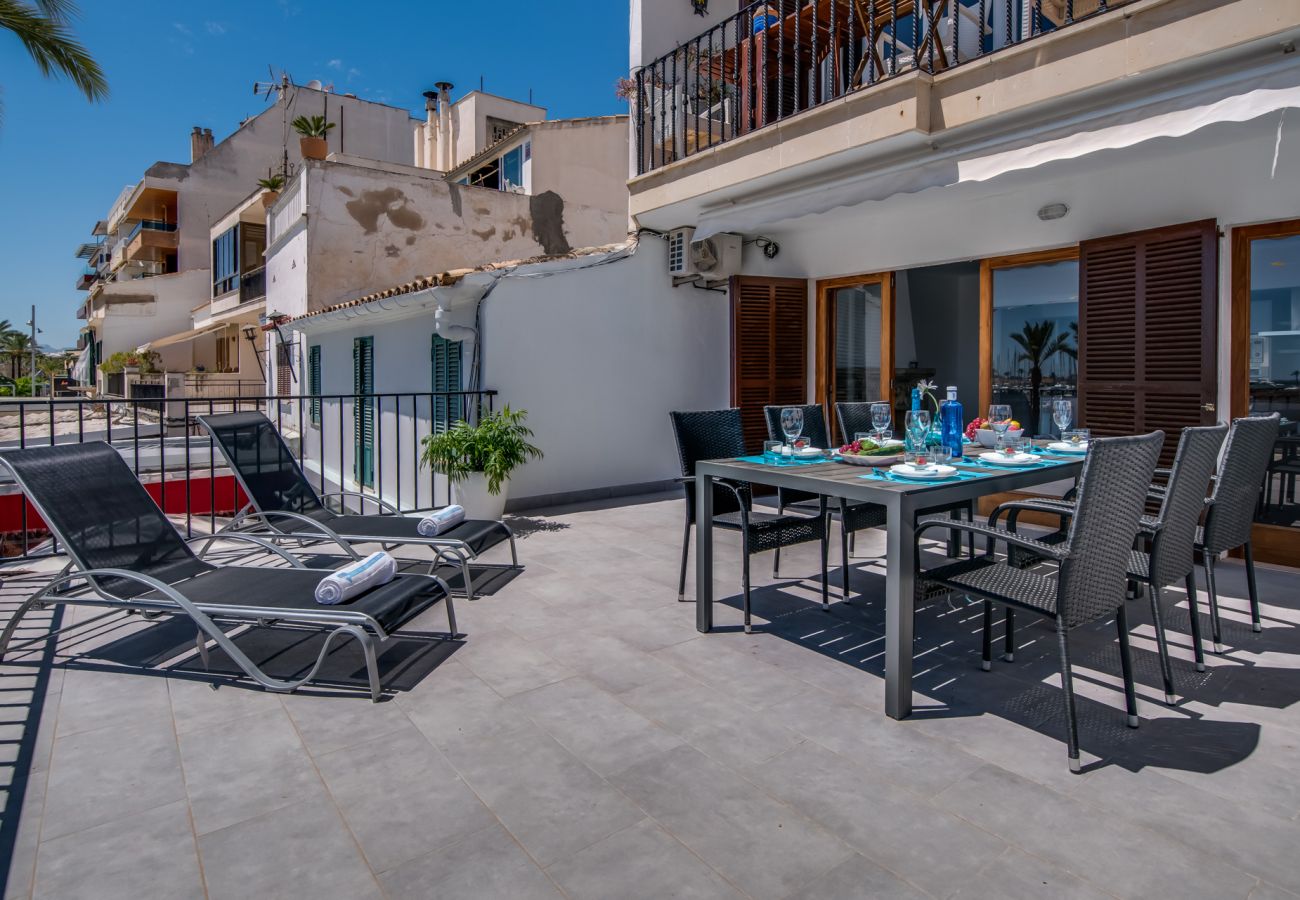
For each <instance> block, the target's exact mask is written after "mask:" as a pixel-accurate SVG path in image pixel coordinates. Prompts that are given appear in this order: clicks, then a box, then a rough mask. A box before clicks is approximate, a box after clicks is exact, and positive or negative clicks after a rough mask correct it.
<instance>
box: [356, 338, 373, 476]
mask: <svg viewBox="0 0 1300 900" xmlns="http://www.w3.org/2000/svg"><path fill="white" fill-rule="evenodd" d="M352 393H353V394H354V395H356V396H355V397H354V398H353V401H352V402H353V406H352V429H353V435H354V437H355V441H356V447H355V450H354V453H353V456H352V474H353V475H354V476H355V477H356V480H357V483H358V484H362V485H367V486H369V485H373V484H374V483H375V400H374V396H373V394H374V393H375V339H374V338H373V337H359V338H355V339H354V340H353V342H352Z"/></svg>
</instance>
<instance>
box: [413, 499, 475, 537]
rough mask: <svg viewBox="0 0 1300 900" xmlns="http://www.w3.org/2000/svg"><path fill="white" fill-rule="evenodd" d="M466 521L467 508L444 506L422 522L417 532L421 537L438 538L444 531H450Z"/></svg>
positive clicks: (416, 527)
mask: <svg viewBox="0 0 1300 900" xmlns="http://www.w3.org/2000/svg"><path fill="white" fill-rule="evenodd" d="M464 521H465V507H463V506H458V505H456V504H454V503H453V504H452V505H451V506H444V507H443V508H442V509H438V510H434V511H433V512H431V513H429V514H428V515H427V516H425V517H424V518H423V519H421V520H420V524H419V525H416V526H415V530H416V531H418V532H419V533H420V536H421V537H437V536H438V535H440V534H442V533H443V532H444V531H450V530H451V529H453V528H455V527H456V526H457V525H459V524H460V523H461V522H464Z"/></svg>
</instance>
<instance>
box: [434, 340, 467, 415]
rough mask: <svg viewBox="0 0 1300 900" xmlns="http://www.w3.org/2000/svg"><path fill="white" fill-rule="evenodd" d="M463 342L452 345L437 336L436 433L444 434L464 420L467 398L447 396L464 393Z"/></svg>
mask: <svg viewBox="0 0 1300 900" xmlns="http://www.w3.org/2000/svg"><path fill="white" fill-rule="evenodd" d="M462 344H463V342H462V341H449V340H447V339H446V338H445V337H443V336H442V335H440V334H435V335H434V336H433V346H432V347H431V348H430V350H429V358H430V360H431V361H432V364H433V433H434V434H441V433H442V432H444V431H446V430H447V429H448V428H449V427H451V425H452V424H453V423H454V422H457V421H459V420H461V419H462V418H464V404H463V402H462V401H463V398H461V397H451V396H448V395H447V394H446V393H445V392H447V391H459V390H460V389H461V348H462Z"/></svg>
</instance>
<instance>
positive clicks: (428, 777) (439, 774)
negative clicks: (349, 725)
mask: <svg viewBox="0 0 1300 900" xmlns="http://www.w3.org/2000/svg"><path fill="white" fill-rule="evenodd" d="M316 764H317V766H318V767H319V769H320V773H321V777H322V778H324V779H325V784H326V786H327V787H328V788H329V790H330V793H331V794H332V795H333V797H334V802H335V803H336V804H337V805H338V807H339V809H340V810H341V811H342V812H343V817H344V818H345V819H346V820H347V823H348V826H349V827H350V828H351V829H352V833H353V834H354V835H356V838H357V841H358V842H360V844H361V849H362V851H363V852H364V853H365V855H366V859H367V860H368V861H369V863H370V867H371V868H372V869H373V870H374V871H376V872H383V871H385V870H387V869H391V868H394V867H395V866H397V865H399V864H400V863H403V862H405V861H407V860H408V859H413V858H415V857H417V856H421V855H423V854H425V853H428V852H429V851H431V850H435V849H437V848H439V847H442V846H444V845H446V844H450V843H453V842H455V841H458V840H460V839H462V838H464V837H466V836H467V835H469V834H471V833H473V832H476V831H481V830H482V829H483V828H486V827H487V826H488V825H490V824H492V823H493V822H494V821H495V818H494V817H493V815H492V814H491V813H490V812H489V811H488V809H487V807H485V806H484V805H483V804H482V803H481V802H479V799H478V798H477V797H476V796H475V795H474V792H473V791H471V790H470V789H469V787H468V786H467V785H466V784H465V782H463V781H462V780H461V779H460V776H458V775H457V774H456V772H455V770H454V769H452V767H451V765H450V764H449V763H448V762H447V761H446V760H445V759H443V757H442V754H441V753H439V752H438V751H437V750H436V749H434V747H433V746H432V745H431V744H430V743H429V742H428V741H427V740H426V739H425V737H424V735H422V734H421V733H420V732H419V731H418V730H417V729H416V728H415V727H414V726H413V725H410V724H409V723H408V724H407V725H406V727H405V728H404V729H403V730H401V731H397V732H394V733H392V734H388V735H384V736H383V737H380V738H377V739H375V740H372V741H369V742H368V743H364V744H355V745H353V746H351V747H347V748H344V749H342V750H336V751H335V752H333V753H328V754H325V755H324V756H318V757H317V758H316Z"/></svg>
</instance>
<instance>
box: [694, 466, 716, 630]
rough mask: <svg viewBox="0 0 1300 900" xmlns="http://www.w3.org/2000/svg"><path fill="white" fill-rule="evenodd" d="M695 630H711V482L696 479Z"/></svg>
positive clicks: (705, 477) (705, 478) (700, 477)
mask: <svg viewBox="0 0 1300 900" xmlns="http://www.w3.org/2000/svg"><path fill="white" fill-rule="evenodd" d="M695 628H696V630H697V631H703V632H708V631H711V630H712V629H713V479H711V478H709V477H708V476H707V475H697V476H695Z"/></svg>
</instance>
